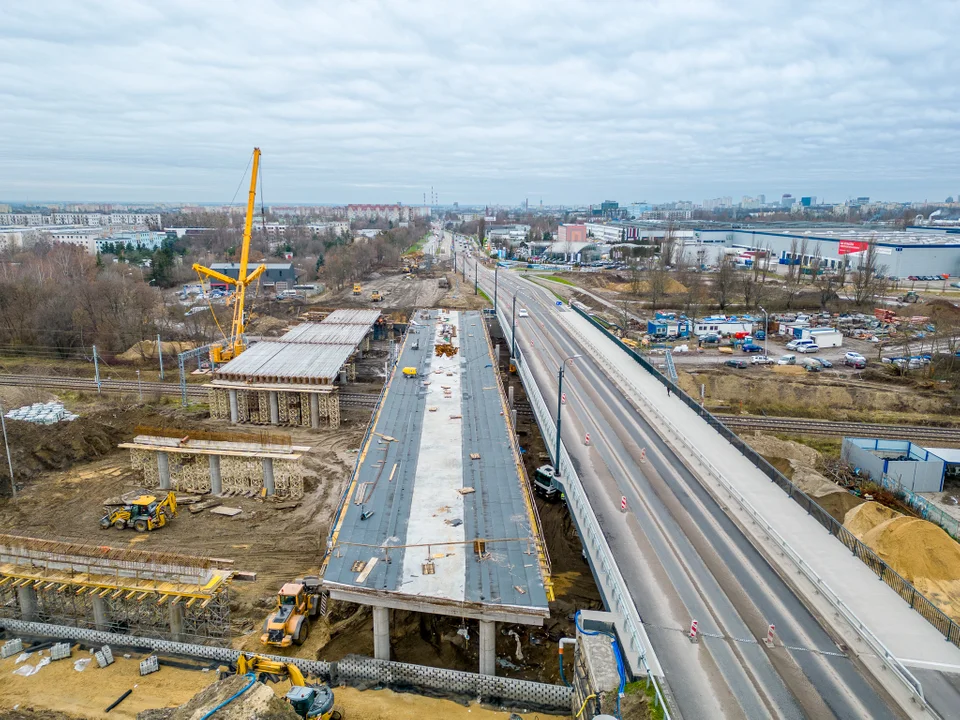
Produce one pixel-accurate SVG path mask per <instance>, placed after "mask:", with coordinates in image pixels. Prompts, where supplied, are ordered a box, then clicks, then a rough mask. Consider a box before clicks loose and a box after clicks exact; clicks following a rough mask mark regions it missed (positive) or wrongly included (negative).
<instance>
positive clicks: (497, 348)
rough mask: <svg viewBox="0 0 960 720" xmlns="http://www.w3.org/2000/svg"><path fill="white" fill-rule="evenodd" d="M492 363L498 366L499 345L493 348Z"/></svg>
mask: <svg viewBox="0 0 960 720" xmlns="http://www.w3.org/2000/svg"><path fill="white" fill-rule="evenodd" d="M493 362H494V364H495V365H496V366H498V367H499V366H500V343H497V344H496V345H494V346H493Z"/></svg>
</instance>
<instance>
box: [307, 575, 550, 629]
mask: <svg viewBox="0 0 960 720" xmlns="http://www.w3.org/2000/svg"><path fill="white" fill-rule="evenodd" d="M323 586H324V588H325V589H327V590H329V591H330V599H331V600H343V601H344V602H352V603H357V604H358V605H373V606H375V607H377V606H382V607H387V608H392V609H394V610H410V611H412V612H422V613H428V614H430V615H449V616H450V617H457V618H467V619H470V620H492V621H495V622H504V623H508V624H510V625H536V626H542V625H543V621H544V620H545V619H546V618H547V617H548V616H549V610H548V608H546V607H543V608H535V609H534V610H533V611H532V612H530V613H521V612H518V608H516V607H509V608H508V607H500V606H498V605H495V604H489V605H487V604H481V603H477V605H482V606H480V607H477V606H470V605H468V604H460V603H454V602H450V603H446V604H445V603H443V602H430V601H429V600H428V599H426V598H423V599H414V598H411V597H406V598H404V597H401V596H400V595H398V594H390V593H378V594H377V595H376V596H372V595H367V594H364V593H358V592H352V591H351V590H349V589H347V588H346V586H343V585H338V584H336V583H327V582H325V583H324V584H323Z"/></svg>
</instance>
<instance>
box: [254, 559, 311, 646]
mask: <svg viewBox="0 0 960 720" xmlns="http://www.w3.org/2000/svg"><path fill="white" fill-rule="evenodd" d="M319 613H320V578H319V577H317V576H316V575H307V576H306V577H303V578H297V579H296V580H294V581H293V582H290V583H285V584H284V585H283V587H281V588H280V592H279V593H277V606H276V608H274V611H273V612H272V613H270V614H269V615H267V619H266V620H264V621H263V634H262V635H261V636H260V642H261V643H263V644H264V645H273V646H275V647H290V646H291V645H303V641H304V640H306V639H307V636H308V635H309V634H310V621H311V620H313V619H314V618H316V617H317V615H318V614H319Z"/></svg>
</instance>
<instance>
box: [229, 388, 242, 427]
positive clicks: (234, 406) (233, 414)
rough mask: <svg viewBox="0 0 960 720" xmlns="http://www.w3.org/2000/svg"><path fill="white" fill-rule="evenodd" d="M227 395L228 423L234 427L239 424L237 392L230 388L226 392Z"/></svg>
mask: <svg viewBox="0 0 960 720" xmlns="http://www.w3.org/2000/svg"><path fill="white" fill-rule="evenodd" d="M227 395H229V396H230V422H232V423H233V424H234V425H236V424H237V423H238V422H240V407H239V405H238V403H237V391H236V390H234V389H233V388H230V389H229V390H227Z"/></svg>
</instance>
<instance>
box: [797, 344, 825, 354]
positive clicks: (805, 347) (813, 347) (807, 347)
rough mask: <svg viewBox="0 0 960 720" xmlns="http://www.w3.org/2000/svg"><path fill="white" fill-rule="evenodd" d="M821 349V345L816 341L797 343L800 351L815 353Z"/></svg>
mask: <svg viewBox="0 0 960 720" xmlns="http://www.w3.org/2000/svg"><path fill="white" fill-rule="evenodd" d="M819 350H820V346H819V345H817V344H815V343H803V344H801V345H797V352H798V353H815V352H819Z"/></svg>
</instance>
